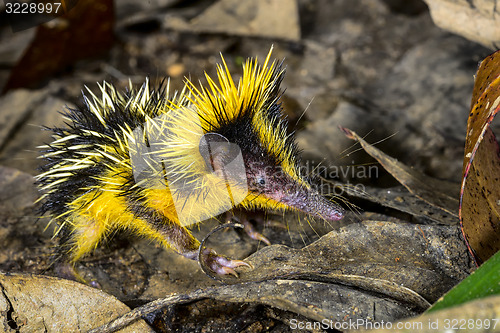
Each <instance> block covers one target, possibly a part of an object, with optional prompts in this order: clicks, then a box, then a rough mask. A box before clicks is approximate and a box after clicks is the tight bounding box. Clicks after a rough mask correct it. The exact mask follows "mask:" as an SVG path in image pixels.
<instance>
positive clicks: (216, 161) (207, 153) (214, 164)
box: [199, 133, 234, 176]
mask: <svg viewBox="0 0 500 333" xmlns="http://www.w3.org/2000/svg"><path fill="white" fill-rule="evenodd" d="M199 149H200V154H201V156H202V158H203V160H204V161H205V165H206V167H207V170H209V172H214V173H215V174H217V175H220V176H222V175H223V172H224V168H225V166H226V165H227V164H228V163H229V162H231V160H233V159H234V157H233V156H231V155H233V154H232V152H231V144H230V143H229V140H228V139H226V137H225V136H223V135H220V134H217V133H207V134H205V135H203V136H202V138H201V139H200V146H199Z"/></svg>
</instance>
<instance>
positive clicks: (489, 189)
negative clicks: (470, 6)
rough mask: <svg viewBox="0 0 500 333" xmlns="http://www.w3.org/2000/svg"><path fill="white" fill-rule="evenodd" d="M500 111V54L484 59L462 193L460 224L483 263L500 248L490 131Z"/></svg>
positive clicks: (498, 163)
mask: <svg viewBox="0 0 500 333" xmlns="http://www.w3.org/2000/svg"><path fill="white" fill-rule="evenodd" d="M499 109H500V52H496V53H493V54H492V55H490V56H489V57H487V58H486V59H484V60H483V61H482V62H481V64H480V66H479V68H478V70H477V75H476V80H475V83H474V91H473V94H472V102H471V112H470V114H469V119H468V122H467V138H466V144H465V157H464V166H463V172H462V176H463V180H462V189H461V192H460V212H459V215H460V223H461V226H462V231H463V234H464V236H465V239H466V240H467V243H468V246H469V250H470V251H471V252H472V253H474V254H475V256H476V259H477V260H478V261H479V262H483V261H485V260H487V259H488V258H489V257H490V256H492V255H493V254H495V253H496V252H497V251H498V250H499V249H500V242H499V238H500V223H499V222H500V220H499V199H500V179H499V177H500V160H499V153H498V144H497V142H496V139H495V135H494V134H493V132H492V131H491V129H490V128H489V126H490V124H491V121H492V120H493V118H494V117H495V115H496V113H497V112H498V110H499Z"/></svg>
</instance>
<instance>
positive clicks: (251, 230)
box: [241, 218, 271, 246]
mask: <svg viewBox="0 0 500 333" xmlns="http://www.w3.org/2000/svg"><path fill="white" fill-rule="evenodd" d="M241 222H242V223H243V225H244V226H245V228H244V230H245V232H246V233H247V235H248V236H249V237H250V238H251V239H255V240H259V241H262V242H264V243H266V244H267V245H268V246H269V245H271V242H270V241H269V239H267V238H266V237H265V236H264V235H263V234H261V233H260V232H258V231H257V230H255V227H254V226H253V224H252V223H250V221H249V220H248V219H246V218H244V219H242V221H241Z"/></svg>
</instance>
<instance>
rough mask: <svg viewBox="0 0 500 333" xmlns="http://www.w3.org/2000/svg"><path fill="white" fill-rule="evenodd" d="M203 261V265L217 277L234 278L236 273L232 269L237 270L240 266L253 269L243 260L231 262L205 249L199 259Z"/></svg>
mask: <svg viewBox="0 0 500 333" xmlns="http://www.w3.org/2000/svg"><path fill="white" fill-rule="evenodd" d="M200 260H203V262H204V264H206V266H207V267H209V268H210V269H211V270H212V271H214V272H215V273H216V274H218V275H229V274H230V275H233V276H234V277H236V278H237V277H238V273H236V271H235V270H234V269H233V268H237V267H240V266H246V267H248V268H253V267H252V265H250V264H249V263H247V262H244V261H243V260H231V259H228V258H226V257H224V256H221V255H218V254H217V253H216V252H215V251H214V250H212V249H205V250H204V251H203V255H202V257H201V258H200Z"/></svg>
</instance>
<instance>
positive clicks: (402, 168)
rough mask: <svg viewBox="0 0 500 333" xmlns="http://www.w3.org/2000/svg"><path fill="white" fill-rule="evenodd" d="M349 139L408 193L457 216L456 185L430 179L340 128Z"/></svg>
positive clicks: (345, 129)
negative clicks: (355, 142) (373, 159)
mask: <svg viewBox="0 0 500 333" xmlns="http://www.w3.org/2000/svg"><path fill="white" fill-rule="evenodd" d="M340 129H341V130H342V131H343V132H344V133H345V134H346V135H347V137H349V138H351V139H353V140H356V141H358V142H359V143H360V144H361V146H362V147H363V149H364V150H365V151H366V152H367V153H368V154H370V155H371V156H372V157H373V158H375V159H376V160H377V161H378V162H379V163H380V164H381V165H382V166H383V167H384V169H385V170H387V171H388V172H389V173H390V174H391V175H392V176H393V177H394V178H396V179H397V180H398V181H399V182H400V183H401V184H402V185H403V186H404V187H406V189H408V191H410V192H411V193H413V194H414V195H415V196H417V197H418V198H420V199H422V200H424V201H426V202H427V203H429V204H430V205H432V206H433V207H436V208H437V209H439V210H441V211H442V212H443V213H446V214H447V215H451V216H452V217H456V216H457V208H458V200H457V199H456V198H455V197H454V196H453V194H454V193H455V192H457V190H458V189H457V187H456V186H455V184H453V183H450V182H447V181H444V180H440V179H436V178H432V177H428V176H426V175H424V174H422V173H420V172H418V171H417V170H414V169H412V168H410V167H408V166H406V165H404V164H403V163H401V162H399V161H398V160H396V159H395V158H393V157H390V156H388V155H386V154H384V153H383V152H382V151H380V150H379V149H377V148H375V147H374V146H372V145H370V144H368V143H367V142H366V141H365V140H363V138H361V137H360V136H359V135H358V134H356V133H355V132H354V131H351V130H350V129H347V128H343V127H341V128H340Z"/></svg>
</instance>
